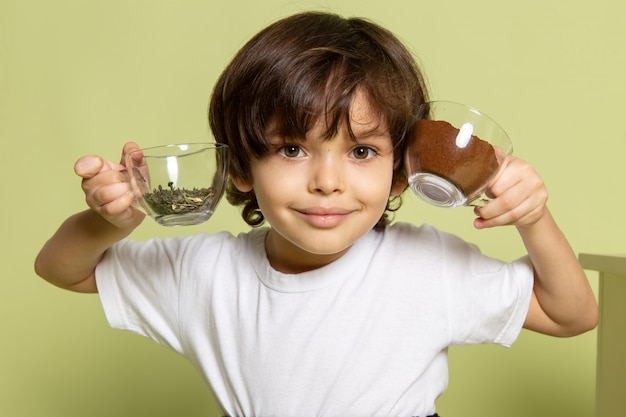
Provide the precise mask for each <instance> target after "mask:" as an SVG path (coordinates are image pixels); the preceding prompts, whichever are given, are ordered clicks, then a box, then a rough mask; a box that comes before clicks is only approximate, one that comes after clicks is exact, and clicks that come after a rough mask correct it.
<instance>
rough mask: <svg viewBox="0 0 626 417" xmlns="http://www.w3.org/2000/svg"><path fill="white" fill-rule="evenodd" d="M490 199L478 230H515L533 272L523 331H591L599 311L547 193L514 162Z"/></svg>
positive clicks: (532, 175) (563, 333) (527, 168)
mask: <svg viewBox="0 0 626 417" xmlns="http://www.w3.org/2000/svg"><path fill="white" fill-rule="evenodd" d="M490 192H491V194H492V195H494V196H495V198H494V200H492V201H491V202H489V204H487V205H486V206H485V207H480V208H476V209H475V213H476V214H477V215H478V216H479V217H478V218H477V219H476V220H475V223H474V224H475V226H476V227H477V228H479V229H483V228H487V227H494V226H501V225H515V226H516V227H517V230H518V231H519V233H520V236H521V237H522V240H523V242H524V245H525V247H526V250H527V251H528V254H529V256H530V259H531V261H532V264H533V267H534V269H535V283H534V288H533V295H532V299H531V303H530V308H529V311H528V315H527V317H526V321H525V323H524V327H525V328H527V329H531V330H535V331H538V332H540V333H545V334H549V335H553V336H573V335H576V334H580V333H583V332H585V331H588V330H591V329H593V328H594V327H595V326H596V325H597V322H598V306H597V303H596V299H595V295H594V294H593V291H592V290H591V287H590V285H589V282H588V280H587V277H586V275H585V273H584V271H583V269H582V267H581V266H580V264H579V263H578V259H577V257H576V255H575V253H574V251H573V250H572V248H571V247H570V245H569V243H568V241H567V239H566V238H565V236H564V235H563V233H562V232H561V230H560V229H559V227H558V226H557V224H556V222H555V220H554V218H553V217H552V215H551V213H550V211H549V210H548V208H547V206H546V201H547V198H548V194H547V191H546V189H545V186H544V184H543V181H542V180H541V178H540V177H539V176H538V175H537V173H536V172H535V171H534V169H533V168H532V167H531V166H530V165H528V164H527V163H526V162H524V161H522V160H520V159H516V158H513V159H512V160H511V161H510V162H509V163H508V165H507V166H506V168H505V169H504V171H503V173H502V175H501V176H500V177H499V178H498V180H497V181H496V183H494V184H493V185H492V186H491V187H490Z"/></svg>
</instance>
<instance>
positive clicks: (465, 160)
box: [405, 101, 513, 207]
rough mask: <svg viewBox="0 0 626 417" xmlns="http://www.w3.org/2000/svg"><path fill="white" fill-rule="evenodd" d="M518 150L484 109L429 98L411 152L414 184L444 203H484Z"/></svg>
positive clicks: (416, 190)
mask: <svg viewBox="0 0 626 417" xmlns="http://www.w3.org/2000/svg"><path fill="white" fill-rule="evenodd" d="M512 152H513V145H512V144H511V140H510V139H509V136H508V135H507V134H506V132H505V131H504V129H502V128H501V127H500V126H499V125H498V124H497V123H496V122H495V121H494V120H493V119H491V118H490V117H488V116H486V115H485V114H484V113H481V112H480V111H478V110H476V109H474V108H472V107H470V106H467V105H465V104H461V103H455V102H451V101H431V102H428V103H424V104H423V105H421V106H420V107H419V108H418V120H417V122H416V123H415V126H414V128H413V131H412V133H411V135H410V140H409V144H408V146H407V151H406V154H405V166H406V169H407V178H408V182H409V186H410V187H411V189H412V190H413V192H414V193H415V194H416V195H417V196H418V197H420V198H421V199H422V200H424V201H426V202H427V203H430V204H433V205H435V206H438V207H458V206H480V205H484V204H486V203H487V202H488V201H489V197H488V196H487V195H486V193H485V191H486V190H487V189H488V187H489V185H490V184H491V183H492V182H493V181H494V180H495V179H496V178H497V176H498V174H499V172H500V171H501V167H502V166H504V164H505V163H506V161H507V160H508V158H509V157H510V155H511V154H512Z"/></svg>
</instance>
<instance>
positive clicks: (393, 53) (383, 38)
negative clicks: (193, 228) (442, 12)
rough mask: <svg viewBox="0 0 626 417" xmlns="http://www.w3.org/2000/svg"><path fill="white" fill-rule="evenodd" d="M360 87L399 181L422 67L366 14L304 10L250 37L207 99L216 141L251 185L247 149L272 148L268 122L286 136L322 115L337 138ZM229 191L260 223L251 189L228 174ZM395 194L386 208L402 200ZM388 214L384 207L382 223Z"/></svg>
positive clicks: (422, 92) (249, 218)
mask: <svg viewBox="0 0 626 417" xmlns="http://www.w3.org/2000/svg"><path fill="white" fill-rule="evenodd" d="M357 91H363V92H364V93H365V95H366V97H367V99H368V102H369V104H370V106H371V108H372V109H373V110H374V111H375V112H377V113H378V114H379V115H380V117H381V121H382V122H383V123H385V125H386V127H387V128H388V130H389V133H390V135H391V139H392V141H393V145H394V173H393V181H394V183H395V182H396V181H403V180H405V178H404V177H405V174H404V158H403V155H404V150H405V146H406V137H407V134H408V132H409V131H410V128H411V126H412V125H413V122H414V121H415V112H416V110H417V107H418V106H419V105H420V104H422V103H424V102H426V101H428V100H427V91H426V87H425V83H424V79H423V77H422V74H421V72H420V70H419V68H418V66H417V64H416V63H415V60H414V59H413V57H412V56H411V54H410V52H409V51H408V50H407V49H406V48H405V46H404V45H403V44H402V43H401V42H400V41H399V40H398V39H397V38H396V37H395V36H394V35H393V34H392V33H391V32H389V31H388V30H386V29H384V28H382V27H380V26H379V25H377V24H375V23H372V22H370V21H367V20H365V19H361V18H343V17H341V16H338V15H335V14H329V13H322V12H306V13H301V14H296V15H293V16H290V17H287V18H284V19H282V20H279V21H277V22H275V23H273V24H272V25H270V26H268V27H267V28H265V29H263V30H262V31H261V32H259V33H258V34H257V35H255V36H254V37H253V38H252V39H251V40H250V41H248V42H247V43H246V44H245V45H244V46H243V48H241V50H240V51H239V52H238V53H237V55H236V56H235V57H234V58H233V60H232V61H231V63H230V64H229V65H228V66H227V67H226V69H225V70H224V72H223V73H222V74H221V76H220V78H219V80H218V81H217V84H216V85H215V89H214V91H213V94H212V97H211V101H210V105H209V122H210V126H211V130H212V132H213V135H214V136H215V139H216V141H217V142H220V143H226V144H227V145H228V146H229V147H230V156H231V158H230V174H231V176H233V177H235V178H239V179H242V180H244V181H247V182H249V183H250V184H252V178H250V169H249V167H250V161H251V158H260V157H262V156H263V155H264V154H265V153H266V152H267V151H268V150H269V146H268V141H267V137H266V129H267V126H268V123H269V122H270V120H271V121H274V122H276V126H277V127H278V129H279V133H281V134H282V135H283V136H284V137H291V138H304V137H305V136H306V133H307V132H308V131H309V130H310V129H311V128H312V127H313V126H314V125H315V123H316V122H317V121H318V119H319V118H320V117H324V118H325V121H326V126H327V130H326V132H325V136H326V137H327V138H332V137H333V136H334V135H335V134H336V133H337V132H338V130H339V129H340V128H341V126H343V124H344V123H345V124H346V125H347V126H348V130H349V132H350V134H351V135H352V131H351V130H350V123H349V113H350V105H351V103H352V101H353V99H354V97H355V95H356V92H357ZM226 195H227V199H228V201H229V202H230V203H231V204H233V205H242V206H243V212H242V216H243V218H244V220H245V221H246V222H247V223H248V224H249V225H252V226H258V225H260V224H262V223H263V221H264V217H263V214H262V213H261V212H260V210H259V206H258V203H257V201H256V196H255V195H254V191H250V192H245V193H244V192H240V191H239V190H237V188H235V186H234V184H233V183H232V181H229V184H228V186H227V190H226ZM400 204H401V200H400V198H399V197H398V198H397V199H396V198H393V197H390V200H389V202H388V204H387V211H395V210H397V209H398V208H399V207H400ZM388 222H389V218H388V215H387V213H385V214H384V215H383V217H382V218H381V220H380V221H379V222H378V224H377V225H376V226H377V227H383V226H384V225H386V224H387V223H388Z"/></svg>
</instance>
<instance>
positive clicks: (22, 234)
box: [0, 0, 626, 417]
mask: <svg viewBox="0 0 626 417" xmlns="http://www.w3.org/2000/svg"><path fill="white" fill-rule="evenodd" d="M310 9H323V10H331V11H335V12H339V13H341V14H345V15H359V16H364V17H368V18H371V19H373V20H376V21H378V22H379V23H382V24H383V25H385V26H386V27H388V28H390V29H391V30H392V31H394V32H395V33H396V34H398V35H399V37H401V38H402V39H403V40H405V41H406V43H407V44H408V45H409V46H410V48H411V49H412V50H413V51H414V52H415V54H416V56H417V57H418V59H419V60H420V61H421V63H422V65H423V67H424V70H425V72H426V75H427V77H428V79H429V83H430V86H431V91H432V96H433V98H439V99H449V100H455V101H461V102H466V103H469V104H472V105H474V106H476V107H478V108H479V109H482V110H483V111H484V112H486V113H487V114H490V115H491V116H493V117H494V118H495V119H496V120H498V121H499V122H500V123H501V124H502V125H503V126H504V127H505V129H506V130H507V131H508V132H509V134H510V136H511V138H512V140H513V142H514V144H515V153H516V154H517V155H518V156H520V157H522V158H524V159H527V160H529V161H531V162H532V163H533V165H534V166H535V167H536V169H537V170H538V171H539V172H540V173H541V175H542V176H543V178H544V180H545V182H546V184H547V186H548V189H549V191H550V192H551V197H550V201H549V205H550V207H551V210H552V211H553V213H554V215H555V216H556V218H557V220H558V221H559V223H560V225H561V227H562V228H563V229H564V231H565V232H566V234H567V235H568V236H569V238H570V240H571V243H572V245H573V246H574V249H575V250H576V252H592V253H624V251H625V249H624V236H626V222H625V221H624V218H623V215H622V213H623V205H624V202H625V201H624V197H623V195H624V187H623V180H624V165H623V159H624V155H625V154H626V127H625V125H624V102H625V99H626V81H625V79H626V77H625V76H626V49H625V48H626V47H625V46H624V40H625V39H626V25H624V21H623V16H624V15H625V14H626V3H624V2H618V1H615V0H597V1H595V2H589V1H577V0H560V1H556V0H526V1H524V2H503V1H499V0H474V1H472V2H467V1H463V0H456V1H417V0H386V1H377V2H374V1H371V2H366V1H363V0H335V1H331V0H328V1H324V0H318V1H306V2H298V1H285V0H264V1H257V0H248V1H240V0H212V1H209V0H203V1H200V0H197V1H192V0H176V1H174V0H172V1H157V0H142V1H138V0H106V1H104V0H102V1H95V0H92V1H79V0H76V1H71V0H56V1H47V0H39V1H37V0H0V137H1V146H2V148H1V149H2V152H1V154H0V155H1V157H0V158H1V161H2V162H1V164H0V174H1V177H0V178H1V184H2V185H1V190H2V196H3V197H2V198H1V200H0V201H1V202H0V214H1V221H2V237H3V239H2V243H0V245H1V249H2V250H1V251H0V257H1V261H0V268H1V274H0V329H1V332H0V415H2V416H8V417H44V416H45V417H48V416H63V417H85V416H90V417H98V416H118V417H125V416H128V417H131V416H132V417H137V416H213V415H217V412H216V411H215V409H214V407H213V405H212V402H211V399H210V398H209V396H208V392H207V390H206V389H205V387H204V386H203V385H202V382H201V380H200V378H199V377H198V376H197V375H196V374H195V372H194V371H193V370H192V369H191V367H190V366H189V365H188V364H187V363H186V362H185V361H184V359H182V358H180V357H179V356H177V355H176V354H174V353H171V352H169V351H167V350H165V349H163V348H161V347H159V346H156V345H154V344H152V343H151V342H149V341H147V340H144V339H143V338H140V337H137V336H135V335H132V334H128V333H124V332H119V331H114V330H111V329H109V328H108V326H107V324H106V322H105V319H104V317H103V314H102V311H101V307H100V304H99V301H98V299H97V297H96V296H89V295H78V294H72V293H69V292H64V291H61V290H58V289H56V288H54V287H53V286H51V285H49V284H47V283H45V282H43V281H41V280H39V279H38V278H37V277H36V276H35V274H34V273H33V268H32V263H33V259H34V257H35V254H36V253H37V251H38V250H39V248H40V247H41V245H42V244H43V242H44V241H45V239H46V238H47V237H49V236H50V235H51V234H52V233H53V232H54V230H55V229H56V227H57V226H58V225H59V224H60V222H61V221H62V220H63V219H64V218H65V217H67V216H68V215H69V214H70V213H73V212H76V211H79V210H82V209H83V208H84V207H85V205H84V202H83V195H82V192H81V190H80V185H79V184H80V182H79V179H78V178H77V177H76V176H75V175H74V174H73V170H72V167H73V164H74V161H75V160H76V159H77V158H78V157H80V156H82V155H84V154H88V153H96V154H100V155H103V156H105V157H107V158H111V159H117V158H119V154H120V152H121V148H122V144H123V143H124V142H125V141H127V140H135V141H138V142H139V143H140V144H141V145H144V146H148V145H157V144H164V143H167V142H174V141H182V140H201V139H208V138H209V134H208V129H207V122H206V120H205V113H206V107H207V99H208V97H209V94H210V92H211V89H212V86H213V84H214V82H215V80H216V78H217V76H218V74H219V73H220V72H221V70H222V69H223V67H224V66H225V65H226V63H227V62H228V61H229V59H230V58H231V57H232V56H233V54H234V53H235V51H236V50H237V49H238V48H239V47H240V46H241V45H242V44H243V42H245V41H246V40H247V39H248V38H249V37H250V36H251V35H253V34H254V33H256V32H257V31H258V30H259V29H261V28H262V27H264V26H266V25H267V24H269V23H270V22H272V21H274V20H276V19H278V18H280V17H283V16H286V15H289V14H292V13H294V12H297V11H301V10H310ZM398 218H399V219H400V220H407V221H412V222H415V223H422V222H427V223H431V224H435V225H437V226H438V227H440V228H442V229H444V230H449V231H452V232H455V233H457V234H459V235H461V236H463V237H464V238H466V239H468V240H471V241H473V242H476V243H477V244H479V245H480V246H481V247H482V248H483V251H484V252H486V253H488V254H491V255H493V256H496V257H500V258H502V259H507V260H508V259H513V258H515V257H517V256H518V255H520V254H521V253H522V250H523V247H522V245H521V243H520V241H519V239H518V237H517V235H516V233H515V230H513V229H512V228H502V229H499V230H488V231H480V232H479V231H476V230H473V228H472V226H471V222H472V218H473V216H472V213H471V211H470V210H469V209H463V208H461V209H454V210H444V209H436V208H431V207H427V206H426V205H425V204H423V203H421V202H419V201H417V200H416V198H414V197H413V196H412V195H411V194H407V195H406V198H405V205H404V207H403V208H402V210H401V211H400V213H399V214H398ZM222 228H226V229H229V230H231V231H233V232H238V231H243V230H246V227H245V225H244V223H243V221H241V220H240V219H239V216H238V213H237V211H236V210H235V209H233V208H232V207H229V206H228V204H227V203H226V202H225V201H224V202H222V204H221V205H220V207H219V210H218V213H217V214H216V215H215V216H214V218H213V220H212V221H211V222H209V223H207V224H205V225H202V226H197V227H191V228H186V229H177V230H167V229H164V228H161V227H158V226H156V225H155V224H152V223H151V222H149V221H147V222H145V224H144V225H142V226H141V228H140V229H139V230H137V231H136V232H135V234H134V237H135V238H137V239H145V238H147V237H150V236H166V235H172V234H174V233H194V232H197V231H200V230H201V231H209V232H212V231H216V230H219V229H222ZM589 279H590V280H591V282H592V284H593V285H594V287H596V286H597V276H596V275H595V273H593V272H589ZM595 337H596V332H595V331H592V332H590V333H587V334H585V335H582V336H579V337H576V338H572V339H554V338H549V337H545V336H540V335H536V334H532V333H529V332H526V331H524V332H523V333H522V335H521V337H520V339H519V341H518V342H517V343H516V344H515V345H514V346H513V347H512V348H511V349H504V348H500V347H494V346H479V347H469V348H454V349H451V352H450V356H451V358H450V361H451V383H450V389H449V390H448V392H447V393H446V394H444V396H443V397H442V398H441V399H440V402H439V408H440V413H441V414H442V415H443V416H444V417H452V416H464V417H476V416H481V417H496V416H498V417H499V416H507V417H517V416H519V417H521V416H528V415H533V416H537V417H539V416H569V417H583V416H584V417H588V416H592V415H593V406H594V398H595V393H594V386H595V385H594V384H595V351H596V348H595Z"/></svg>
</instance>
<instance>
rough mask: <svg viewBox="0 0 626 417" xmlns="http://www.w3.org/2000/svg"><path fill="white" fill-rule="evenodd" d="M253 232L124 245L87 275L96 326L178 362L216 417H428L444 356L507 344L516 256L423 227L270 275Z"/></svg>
mask: <svg viewBox="0 0 626 417" xmlns="http://www.w3.org/2000/svg"><path fill="white" fill-rule="evenodd" d="M266 232H267V229H255V230H252V231H251V232H249V233H245V234H241V235H239V236H236V237H235V236H232V235H231V234H228V233H219V234H215V235H208V234H198V235H194V236H189V237H180V238H168V239H163V240H157V239H154V240H149V241H147V242H132V241H128V240H125V241H122V242H119V243H118V244H116V245H115V246H113V247H112V248H111V249H110V250H109V251H108V252H107V254H106V255H105V257H104V259H103V260H102V262H101V263H100V264H99V265H98V268H97V271H96V279H97V284H98V290H99V292H100V297H101V299H102V303H103V306H104V310H105V313H106V316H107V318H108V320H109V322H110V324H111V325H112V326H113V327H115V328H120V329H126V330H130V331H133V332H136V333H138V334H141V335H144V336H147V337H149V338H151V339H153V340H155V341H156V342H158V343H160V344H162V345H165V346H168V347H170V348H171V349H174V350H175V351H177V352H179V353H180V354H182V355H184V356H185V357H187V358H188V359H189V361H191V363H192V364H193V365H194V366H195V367H196V368H197V369H198V371H199V372H200V373H201V374H202V376H203V377H204V378H205V380H206V382H207V383H208V384H209V386H210V387H211V390H212V391H213V393H214V394H215V396H216V398H217V401H218V403H219V404H220V405H221V406H222V407H223V412H224V414H225V415H229V416H238V417H242V416H247V417H261V416H262V417H269V416H280V417H292V416H293V417H295V416H298V417H306V416H330V417H338V416H341V417H351V416H354V417H356V416H358V417H363V416H402V417H412V416H422V417H423V416H427V415H430V414H433V413H434V412H435V400H436V398H437V397H438V396H439V395H440V394H441V393H442V392H443V391H444V390H445V388H446V386H447V381H448V369H447V348H448V346H451V345H463V344H476V343H497V344H501V345H503V346H509V345H510V344H511V343H512V342H513V341H514V340H515V339H516V337H517V335H518V334H519V332H520V330H521V327H522V324H523V322H524V319H525V317H526V314H527V310H528V306H529V303H530V296H531V293H532V286H533V270H532V266H531V264H530V262H529V260H528V259H527V258H522V259H520V260H518V261H515V262H513V263H503V262H500V261H497V260H494V259H491V258H489V257H486V256H484V255H482V254H480V252H479V251H478V250H477V249H476V247H474V246H473V245H470V244H467V243H465V242H464V241H462V240H461V239H459V238H457V237H455V236H453V235H450V234H446V233H443V232H440V231H438V230H436V229H435V228H433V227H430V226H421V227H416V226H412V225H408V224H404V223H399V224H395V225H393V226H390V227H387V228H386V229H385V231H383V232H377V231H371V232H370V233H368V234H367V235H365V236H364V237H363V238H361V239H360V240H359V241H357V242H356V243H354V245H353V246H352V247H351V248H350V250H349V251H348V252H347V253H346V254H345V255H344V256H342V257H341V258H340V259H338V260H336V261H335V262H333V263H331V264H329V265H327V266H325V267H323V268H320V269H317V270H314V271H310V272H306V273H302V274H295V275H288V274H283V273H280V272H278V271H276V270H274V269H273V268H272V267H271V266H270V264H269V262H268V260H267V256H266V252H265V248H264V237H265V234H266Z"/></svg>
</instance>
